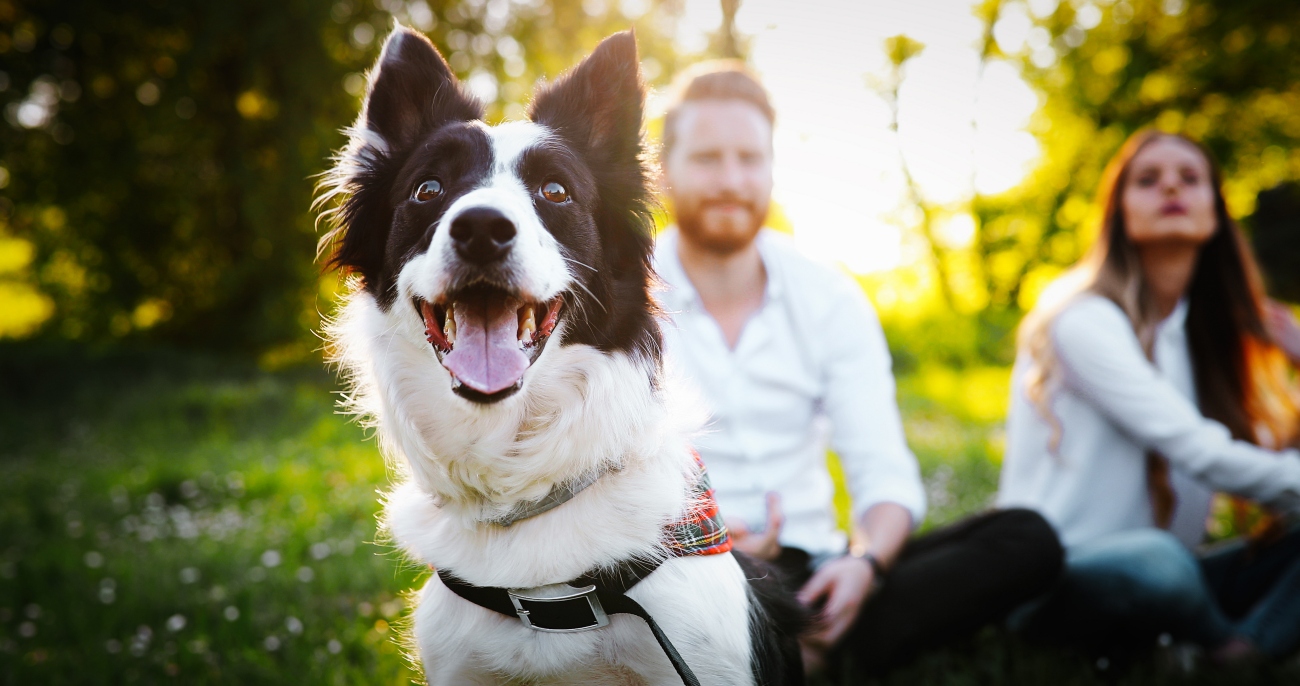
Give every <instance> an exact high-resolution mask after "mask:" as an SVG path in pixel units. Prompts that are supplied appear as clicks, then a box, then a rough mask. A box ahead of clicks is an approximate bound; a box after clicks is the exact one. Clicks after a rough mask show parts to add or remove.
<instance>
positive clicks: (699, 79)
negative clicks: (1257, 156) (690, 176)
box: [659, 60, 776, 161]
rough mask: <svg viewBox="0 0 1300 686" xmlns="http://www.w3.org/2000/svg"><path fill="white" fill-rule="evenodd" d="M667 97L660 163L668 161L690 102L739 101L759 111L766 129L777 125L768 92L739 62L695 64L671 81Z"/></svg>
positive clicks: (714, 61) (743, 64)
mask: <svg viewBox="0 0 1300 686" xmlns="http://www.w3.org/2000/svg"><path fill="white" fill-rule="evenodd" d="M669 93H670V95H669V100H668V109H667V111H666V112H664V128H663V135H662V137H661V138H662V145H661V147H660V151H659V155H660V157H659V159H660V160H661V161H662V160H664V159H666V158H667V157H668V153H669V151H671V150H672V148H673V144H674V143H676V142H677V117H678V115H680V114H681V110H682V106H683V105H685V104H686V103H689V102H698V101H700V100H741V101H743V102H747V103H749V104H751V105H753V106H754V107H756V108H758V111H759V112H761V113H762V114H763V117H764V118H765V119H767V123H768V124H769V125H774V124H775V123H776V111H775V110H773V109H772V103H771V101H769V100H768V97H767V90H765V89H764V88H763V84H761V83H759V82H758V77H757V76H755V75H754V73H753V72H751V71H750V70H749V68H748V67H746V66H745V63H744V62H741V61H740V60H709V61H707V62H699V63H697V64H694V65H692V66H690V67H688V68H686V69H685V70H683V71H682V72H681V73H680V74H678V75H677V78H675V79H673V85H672V87H671V88H670V90H669Z"/></svg>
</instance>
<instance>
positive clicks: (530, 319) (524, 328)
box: [519, 305, 537, 346]
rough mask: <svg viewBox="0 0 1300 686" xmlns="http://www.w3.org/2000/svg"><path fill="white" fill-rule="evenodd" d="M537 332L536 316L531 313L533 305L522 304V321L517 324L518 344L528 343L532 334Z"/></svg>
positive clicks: (530, 341)
mask: <svg viewBox="0 0 1300 686" xmlns="http://www.w3.org/2000/svg"><path fill="white" fill-rule="evenodd" d="M536 332H537V318H536V317H535V316H534V314H533V306H532V305H525V306H524V321H523V323H522V324H520V325H519V344H520V345H521V346H522V345H528V344H529V343H532V342H533V334H534V333H536Z"/></svg>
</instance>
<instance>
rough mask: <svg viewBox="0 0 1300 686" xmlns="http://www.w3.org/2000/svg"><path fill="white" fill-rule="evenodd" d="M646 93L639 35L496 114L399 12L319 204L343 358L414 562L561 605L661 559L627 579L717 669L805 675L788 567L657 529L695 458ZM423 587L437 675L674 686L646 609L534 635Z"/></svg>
mask: <svg viewBox="0 0 1300 686" xmlns="http://www.w3.org/2000/svg"><path fill="white" fill-rule="evenodd" d="M644 96H645V91H644V86H643V83H642V81H641V76H640V72H639V68H638V61H637V50H636V42H635V40H634V38H633V36H632V34H631V33H630V32H626V33H621V34H617V35H614V36H612V37H610V38H608V39H606V40H605V41H604V42H602V43H601V44H600V46H599V47H597V48H596V50H595V51H594V52H593V53H592V54H591V55H590V56H589V57H588V58H587V59H585V60H584V61H583V62H582V63H580V64H579V65H578V66H577V67H576V68H574V69H573V70H572V71H571V72H569V73H568V74H567V75H565V76H563V77H561V78H560V79H558V80H557V81H555V82H554V83H552V84H550V85H542V86H540V87H539V89H538V91H537V92H536V93H535V96H534V99H533V102H532V105H531V108H530V110H529V119H528V120H527V121H512V122H507V123H503V124H500V125H497V126H488V125H486V124H485V123H484V122H483V121H482V113H483V107H482V105H481V104H480V103H479V102H478V101H477V100H475V99H474V98H473V97H471V96H469V95H468V94H467V93H466V92H465V91H464V90H463V89H462V88H461V86H460V84H459V83H458V82H457V80H456V78H455V76H454V75H453V74H452V73H451V70H450V69H449V68H448V66H447V64H446V62H445V61H444V60H443V59H442V57H441V55H439V53H438V52H437V50H436V49H435V48H434V47H433V45H432V44H431V43H430V42H429V41H428V40H427V39H426V38H425V37H423V36H422V35H420V34H418V33H416V32H414V31H411V30H409V29H406V28H404V27H401V26H398V27H397V28H396V29H395V30H394V31H393V33H392V34H391V35H390V36H389V37H388V39H387V41H386V42H385V43H384V46H383V51H382V53H381V54H380V56H379V60H378V62H377V63H376V65H375V66H374V68H373V70H372V71H371V73H370V75H369V85H368V89H367V95H366V99H365V103H364V105H363V107H362V111H361V115H360V117H359V119H358V121H357V123H356V124H355V125H354V126H353V127H352V128H351V129H349V130H348V134H349V136H350V142H349V144H348V146H347V147H346V148H345V149H344V150H343V151H342V152H340V154H339V155H338V157H337V158H336V165H335V167H334V169H333V170H331V171H330V172H328V173H327V174H326V178H325V181H324V182H323V184H322V193H321V195H320V196H319V198H318V201H317V202H318V203H319V205H318V206H324V205H329V206H331V209H327V210H326V211H325V212H323V213H322V216H323V217H324V218H325V220H326V221H328V222H329V224H330V226H331V230H330V232H329V233H328V234H327V235H326V236H325V237H324V238H323V239H322V241H321V245H322V250H323V251H326V252H328V263H329V265H331V266H334V267H339V268H341V269H343V270H345V271H346V272H348V273H350V274H352V275H353V277H352V278H351V279H350V284H351V288H350V292H349V294H348V295H347V297H346V302H345V303H344V305H343V306H342V308H341V313H340V314H339V316H338V317H337V319H336V320H335V321H334V322H333V323H332V324H331V325H330V326H329V335H330V339H331V345H332V354H333V356H334V359H335V361H336V362H337V363H338V364H339V365H340V366H341V368H342V369H343V371H344V373H345V375H346V376H347V377H348V379H349V381H350V385H351V387H352V393H351V394H350V395H349V398H348V402H349V404H350V406H351V407H350V409H351V410H352V411H354V412H356V413H358V414H360V415H362V416H364V417H366V418H368V420H369V421H370V422H372V423H373V425H374V426H376V427H377V429H378V435H379V438H380V445H381V448H382V450H383V452H384V453H385V455H386V456H387V457H388V458H389V460H390V463H391V465H392V468H393V470H394V472H395V473H397V475H398V477H399V481H400V484H399V485H398V486H396V488H395V490H393V491H392V492H391V493H389V494H388V496H387V498H386V501H385V503H384V515H383V519H384V526H385V529H386V531H387V532H388V533H389V534H390V535H391V536H392V538H393V539H394V540H395V542H396V543H397V544H398V545H399V546H400V547H401V548H402V549H403V550H404V551H405V552H406V553H408V554H409V555H410V556H412V557H413V558H415V559H416V560H418V561H419V562H420V563H421V564H427V565H429V566H430V567H431V568H434V569H437V570H439V573H440V574H441V573H443V572H447V573H450V574H453V575H454V576H455V578H456V579H460V580H463V581H464V582H465V583H466V584H471V585H474V586H478V587H500V588H501V589H523V590H522V591H520V593H521V594H525V595H526V594H528V593H533V594H540V596H542V597H547V593H553V592H555V590H556V589H557V588H558V589H563V588H566V587H564V586H563V584H564V583H565V582H568V581H569V580H572V579H576V578H579V577H581V576H583V575H584V574H589V573H592V572H593V571H599V570H611V569H617V568H618V565H620V564H626V563H627V562H628V561H629V560H633V561H645V560H652V561H654V563H655V564H658V565H659V566H658V567H657V569H655V570H654V571H653V573H650V574H649V575H648V576H645V578H644V579H642V580H641V581H640V582H639V583H636V585H635V586H633V587H632V588H631V589H630V590H629V591H627V593H626V596H627V597H628V598H632V599H634V600H635V601H636V603H639V604H640V606H642V607H644V608H645V610H646V611H647V612H648V613H649V614H650V615H651V616H653V618H654V619H655V620H657V622H658V626H659V627H661V628H662V633H663V634H664V635H666V636H667V637H668V639H670V641H671V644H672V645H673V646H675V647H676V649H677V651H678V652H679V653H680V656H681V657H682V658H684V660H685V662H686V663H687V664H688V665H689V667H690V669H691V670H692V671H693V672H694V674H695V675H696V676H697V677H698V679H699V682H700V683H702V684H776V683H801V682H802V669H801V666H800V663H799V655H798V647H797V644H796V642H795V639H794V634H793V632H792V630H791V629H790V627H791V626H793V625H794V624H797V622H798V611H797V609H796V608H795V607H794V606H793V605H792V601H791V600H790V599H789V597H788V596H785V597H780V596H779V594H778V593H777V592H776V590H775V587H776V584H775V579H774V578H770V577H767V571H765V570H764V569H760V568H759V567H758V566H757V565H756V563H754V562H752V561H750V560H747V559H745V558H743V557H742V556H733V555H732V554H731V553H728V552H723V553H721V554H707V555H690V556H676V555H674V554H673V552H672V550H670V547H671V543H670V542H668V543H666V542H665V540H664V539H665V533H664V532H665V530H666V527H671V526H672V523H673V522H678V521H682V520H683V518H689V517H690V516H691V515H692V514H693V512H692V508H695V507H697V505H698V499H697V497H696V496H698V495H699V493H698V492H697V487H698V486H699V483H700V479H701V474H700V468H699V466H698V463H697V458H696V457H695V456H694V453H693V451H692V449H691V447H690V435H691V433H692V431H693V430H694V428H695V426H696V423H695V422H694V421H693V419H692V418H693V417H694V413H693V412H687V411H683V409H682V407H683V404H682V403H680V402H678V401H676V400H674V399H673V395H672V393H670V388H669V387H670V385H671V384H669V383H668V382H666V381H665V379H664V378H663V373H662V365H661V360H660V336H659V328H658V326H659V319H658V312H657V310H656V307H655V305H654V301H653V300H652V297H651V294H650V287H651V284H652V281H653V273H652V270H651V265H650V257H651V252H652V235H651V229H650V226H651V222H650V216H649V207H650V203H651V198H650V191H649V172H648V169H647V162H646V159H647V155H646V151H645V148H644V143H643V139H642V132H641V128H642V117H643V114H642V110H643V102H644ZM709 497H710V498H711V495H710V496H709ZM694 514H698V513H694ZM721 535H722V536H723V537H725V529H722V531H721ZM498 590H500V589H498ZM418 597H419V601H418V607H417V608H416V609H415V610H414V637H413V638H414V641H413V643H414V645H415V647H416V648H417V650H418V653H419V658H420V661H421V663H422V664H423V668H424V673H425V678H426V680H427V681H428V682H429V683H430V684H434V685H435V686H438V685H442V684H454V685H461V684H498V683H512V684H514V683H520V684H560V683H565V684H573V683H581V684H679V683H682V680H683V677H679V675H678V673H677V672H676V671H675V668H674V665H673V663H672V662H670V659H669V658H668V657H667V656H666V653H667V648H665V649H662V650H661V648H660V645H659V644H658V643H656V635H652V632H651V629H650V628H649V627H650V625H649V624H648V623H647V622H646V621H643V620H642V619H640V618H638V617H633V616H629V615H626V614H619V615H613V616H611V617H609V618H608V623H607V625H602V626H601V627H600V628H594V629H591V630H586V631H574V632H570V633H552V632H546V631H538V630H535V629H533V628H530V626H529V625H528V623H527V622H526V621H521V619H520V618H519V617H513V618H512V617H507V616H504V615H503V614H501V613H499V612H493V611H491V610H489V609H486V608H485V607H482V606H479V605H476V604H474V603H472V602H469V601H467V600H465V599H464V598H463V597H460V596H458V595H456V594H455V593H453V592H452V590H451V589H450V587H449V585H448V584H446V583H444V581H443V580H442V579H441V578H440V577H439V575H438V574H435V575H432V576H431V577H430V578H429V580H428V582H427V583H426V584H425V586H424V588H423V590H422V591H420V592H419V594H418ZM527 614H528V613H527V612H522V611H521V612H520V616H521V617H523V616H525V615H527ZM787 620H788V621H787Z"/></svg>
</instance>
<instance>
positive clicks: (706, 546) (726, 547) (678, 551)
mask: <svg viewBox="0 0 1300 686" xmlns="http://www.w3.org/2000/svg"><path fill="white" fill-rule="evenodd" d="M691 454H693V455H694V456H695V464H696V465H698V466H699V468H700V471H699V476H698V477H697V478H696V480H695V483H694V484H693V485H692V486H691V490H692V493H693V499H694V502H693V503H692V505H691V508H690V510H689V511H688V512H687V513H686V516H685V517H684V518H682V519H680V520H678V521H676V522H673V523H672V524H669V525H668V526H667V527H666V528H665V529H664V543H665V545H666V546H667V547H668V550H669V551H670V552H671V553H672V554H673V556H674V557H686V556H687V555H717V554H719V553H725V552H728V551H730V550H731V536H730V535H729V534H728V533H727V525H726V524H723V523H722V515H721V514H720V513H719V512H718V501H717V500H714V498H713V485H712V484H710V483H709V474H708V472H707V470H705V468H704V460H702V459H700V453H699V452H697V451H696V450H694V449H692V450H691Z"/></svg>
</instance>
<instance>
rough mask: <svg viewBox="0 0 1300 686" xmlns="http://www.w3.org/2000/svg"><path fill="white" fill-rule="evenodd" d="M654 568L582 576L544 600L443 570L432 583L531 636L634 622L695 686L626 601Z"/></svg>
mask: <svg viewBox="0 0 1300 686" xmlns="http://www.w3.org/2000/svg"><path fill="white" fill-rule="evenodd" d="M660 564H662V561H660V560H655V561H644V560H627V561H624V562H621V563H619V564H618V566H616V567H615V568H613V569H612V570H608V571H604V572H591V573H588V574H584V575H583V576H580V577H578V578H577V579H574V580H573V581H570V582H569V583H568V587H569V588H568V589H560V590H559V591H558V592H552V593H550V594H547V595H544V596H543V595H533V594H532V593H536V591H533V590H532V589H512V588H500V587H497V586H475V585H473V584H470V583H466V582H465V581H463V580H461V579H459V578H457V577H456V576H455V575H454V574H452V573H451V572H448V571H446V570H443V569H439V570H438V578H439V579H441V580H442V583H443V585H444V586H446V587H447V589H448V590H450V591H451V592H452V593H455V594H456V595H458V596H460V597H461V598H463V599H465V600H468V601H469V602H471V603H474V604H475V605H478V606H479V607H482V608H485V609H488V610H492V611H493V612H497V613H500V614H503V615H505V616H507V617H514V618H517V619H519V620H520V621H522V622H523V623H524V626H526V627H528V628H530V629H533V630H534V631H546V632H553V633H569V632H574V631H589V630H591V629H598V628H600V627H603V626H607V625H608V624H609V615H617V614H628V615H635V616H637V617H640V618H641V619H643V620H645V623H646V625H647V626H649V627H650V632H651V633H653V634H654V637H655V641H657V642H658V643H659V647H660V649H662V650H663V651H664V655H666V656H667V657H668V661H669V662H671V663H672V665H673V669H674V670H676V671H677V676H679V677H681V679H682V683H683V684H685V686H700V681H699V679H696V678H695V673H694V672H692V671H691V668H690V666H689V665H687V664H686V660H684V659H682V656H681V653H678V652H677V648H675V647H673V643H672V641H670V640H668V635H667V634H665V633H664V631H663V629H661V628H660V627H659V623H658V622H656V621H655V620H654V617H651V616H650V613H649V612H647V611H646V609H645V608H644V607H642V606H641V604H640V603H638V602H637V601H635V600H633V599H631V598H629V597H628V596H627V591H628V589H630V588H632V587H633V586H635V585H636V584H637V583H638V582H640V581H641V580H642V579H644V578H646V577H647V576H649V575H650V573H651V572H653V571H655V570H656V569H658V568H659V565H660Z"/></svg>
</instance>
